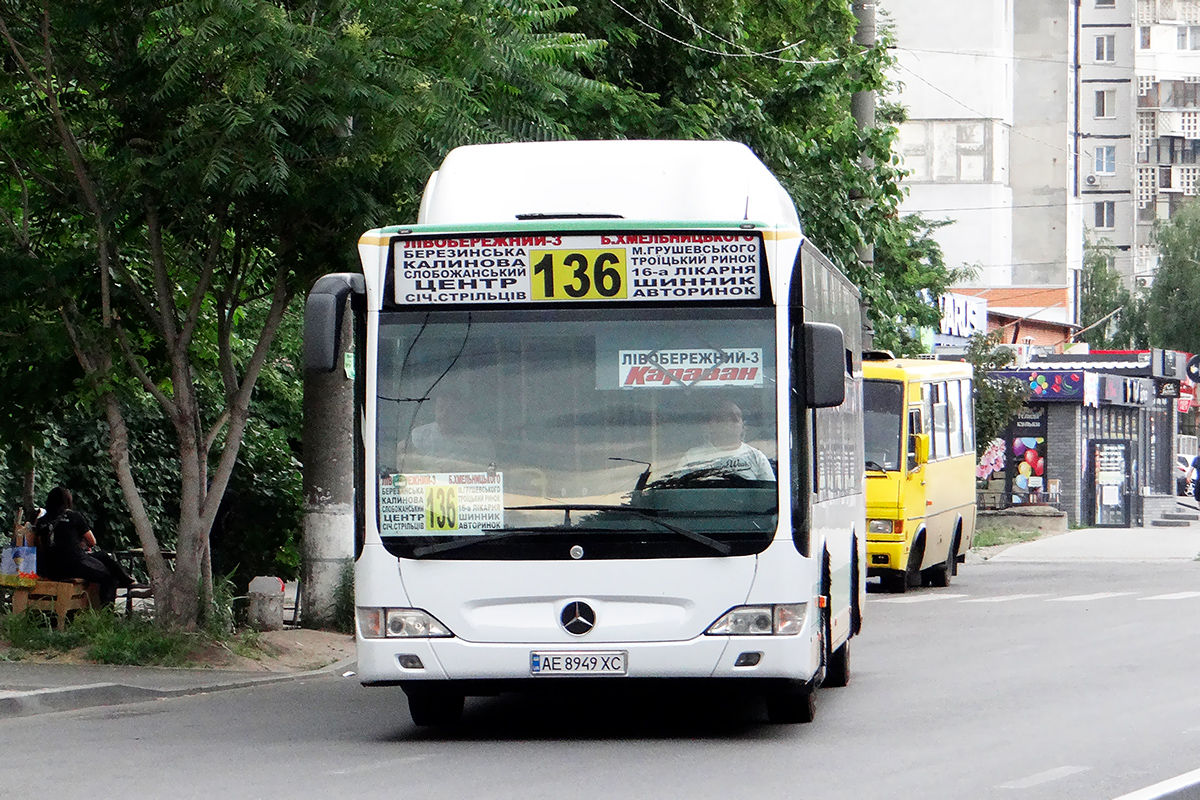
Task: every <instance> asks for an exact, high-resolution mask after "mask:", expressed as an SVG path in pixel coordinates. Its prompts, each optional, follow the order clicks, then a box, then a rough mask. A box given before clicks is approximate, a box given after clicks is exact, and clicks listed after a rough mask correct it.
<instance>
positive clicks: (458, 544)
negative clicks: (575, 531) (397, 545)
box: [413, 528, 564, 558]
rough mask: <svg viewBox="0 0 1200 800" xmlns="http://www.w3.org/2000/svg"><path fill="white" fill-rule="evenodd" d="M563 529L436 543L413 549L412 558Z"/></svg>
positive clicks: (517, 531)
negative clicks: (512, 537)
mask: <svg viewBox="0 0 1200 800" xmlns="http://www.w3.org/2000/svg"><path fill="white" fill-rule="evenodd" d="M563 530H564V529H563V528H545V529H542V530H529V529H525V528H514V529H511V530H507V531H496V532H495V533H485V534H483V535H482V536H463V537H456V538H454V539H451V540H450V541H448V542H438V543H437V544H425V545H421V546H420V547H415V548H413V558H424V557H425V556H432V555H436V554H438V553H447V552H449V551H451V550H458V549H459V548H462V547H470V546H471V545H473V544H483V543H485V542H495V541H499V540H500V539H508V538H509V537H511V536H538V535H540V534H544V533H562V532H563Z"/></svg>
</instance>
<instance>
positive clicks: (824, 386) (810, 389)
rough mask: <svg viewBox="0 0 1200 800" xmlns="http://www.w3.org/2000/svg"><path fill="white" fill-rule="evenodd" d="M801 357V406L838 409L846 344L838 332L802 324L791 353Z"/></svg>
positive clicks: (820, 324) (842, 396) (842, 393)
mask: <svg viewBox="0 0 1200 800" xmlns="http://www.w3.org/2000/svg"><path fill="white" fill-rule="evenodd" d="M800 352H803V354H804V404H805V405H806V406H808V407H809V408H831V407H833V406H840V405H841V404H842V402H843V401H844V400H845V399H846V383H845V378H846V344H845V341H844V339H843V338H842V329H841V328H839V327H838V326H837V325H830V324H828V323H825V322H806V323H804V336H803V338H802V339H801V340H800V341H798V342H795V343H794V344H793V353H794V355H795V356H799V355H800Z"/></svg>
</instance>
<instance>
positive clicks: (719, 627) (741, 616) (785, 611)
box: [704, 603, 808, 636]
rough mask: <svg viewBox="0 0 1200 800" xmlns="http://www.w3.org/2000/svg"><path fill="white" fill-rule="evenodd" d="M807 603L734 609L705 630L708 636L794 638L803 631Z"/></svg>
mask: <svg viewBox="0 0 1200 800" xmlns="http://www.w3.org/2000/svg"><path fill="white" fill-rule="evenodd" d="M807 610H808V604H807V603H787V604H777V605H770V606H738V607H737V608H732V609H730V610H729V611H726V612H725V613H724V614H723V615H722V616H721V618H720V619H718V620H717V621H716V622H714V623H713V624H712V625H710V626H709V627H708V630H706V631H705V632H704V633H705V634H706V635H708V636H795V635H796V634H797V633H799V632H800V631H801V630H802V629H803V628H804V614H805V612H806V611H807Z"/></svg>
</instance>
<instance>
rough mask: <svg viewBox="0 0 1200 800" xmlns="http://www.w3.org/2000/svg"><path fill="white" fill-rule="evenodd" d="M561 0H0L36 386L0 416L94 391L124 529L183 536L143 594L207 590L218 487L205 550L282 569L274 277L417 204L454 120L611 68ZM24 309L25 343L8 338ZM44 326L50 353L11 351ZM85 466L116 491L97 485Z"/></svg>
mask: <svg viewBox="0 0 1200 800" xmlns="http://www.w3.org/2000/svg"><path fill="white" fill-rule="evenodd" d="M572 10H573V9H571V7H569V6H563V5H561V4H560V3H559V2H557V0H466V2H461V1H460V0H433V1H432V2H425V1H424V0H422V2H411V1H410V0H400V1H399V2H396V1H395V0H387V1H386V2H385V0H296V2H287V3H279V2H275V0H183V1H182V2H174V3H164V2H159V3H143V2H132V0H117V1H116V2H114V1H113V0H49V1H48V2H40V1H39V2H33V0H5V2H4V3H3V4H0V28H2V29H3V30H2V32H3V34H4V36H3V37H2V39H0V41H2V42H3V45H4V47H3V50H2V52H3V58H4V59H5V61H4V69H3V70H0V128H2V130H3V133H4V142H5V149H4V150H3V155H0V199H3V200H4V201H5V202H4V203H2V204H0V208H3V210H4V212H5V213H4V217H3V219H2V220H0V222H2V223H3V224H0V253H3V254H4V256H3V257H0V279H3V280H4V282H5V285H6V287H8V288H9V289H10V291H9V292H6V295H5V298H4V299H3V300H0V306H3V308H0V323H3V324H4V328H3V329H2V330H0V377H5V378H8V377H11V378H13V380H14V383H16V381H17V379H19V378H21V377H27V378H28V380H27V381H26V383H27V384H28V385H29V386H30V388H32V389H35V390H36V391H37V392H38V399H37V402H31V403H29V404H28V407H26V406H25V405H21V404H20V403H18V402H15V401H13V400H12V399H11V398H5V399H4V400H3V401H0V433H5V432H8V433H10V435H13V434H12V433H11V432H28V436H29V437H34V438H33V442H34V444H35V445H37V446H42V445H44V444H45V442H44V441H41V440H39V439H37V438H36V437H37V436H42V439H44V438H45V436H44V435H42V432H44V431H49V430H51V429H52V428H53V424H52V423H54V422H55V421H56V420H57V419H59V417H60V412H61V411H62V410H63V408H64V407H65V408H67V409H70V410H71V413H70V414H67V415H66V416H74V415H76V414H77V415H79V416H80V417H83V418H86V417H88V416H90V417H91V418H93V419H94V418H96V417H101V416H102V418H103V420H104V422H103V428H102V429H101V431H102V433H103V434H104V435H103V437H102V438H103V439H105V441H103V442H102V443H101V442H97V444H99V445H101V446H102V448H103V450H102V452H106V454H107V456H108V460H109V462H110V464H111V469H112V470H113V471H114V472H115V475H114V477H113V478H111V479H106V480H108V481H110V482H111V483H112V484H114V485H117V486H119V487H120V496H121V498H122V499H123V501H124V503H125V506H126V508H127V509H128V512H129V513H128V517H127V519H128V522H129V524H130V525H131V526H132V527H133V528H134V529H135V530H136V532H137V538H138V541H139V543H140V544H142V545H143V546H144V547H145V548H146V550H147V552H148V553H151V552H152V551H153V550H156V549H157V548H156V547H155V546H156V545H157V546H161V547H170V546H173V545H177V548H176V549H177V550H178V552H179V557H178V558H177V560H176V562H175V569H174V571H171V570H168V569H167V568H166V567H165V565H163V564H162V563H161V562H158V561H156V560H155V559H153V558H152V559H150V567H151V577H152V578H153V579H154V581H155V583H156V590H164V591H161V595H160V596H161V597H162V598H163V603H162V604H161V605H160V608H159V610H160V611H161V612H162V613H164V614H167V615H168V616H171V617H172V618H173V619H174V621H175V623H176V624H179V625H183V626H191V625H194V624H196V622H197V620H198V617H199V616H200V615H201V614H202V613H203V609H202V606H203V604H202V603H201V602H200V601H199V597H204V596H206V594H207V587H205V586H204V585H203V581H198V580H197V578H198V576H199V574H200V569H201V563H200V562H201V561H202V560H203V556H202V555H198V554H203V553H205V552H207V547H206V545H207V544H208V541H207V537H208V535H209V531H210V526H211V524H212V521H213V519H214V518H215V517H216V516H217V514H216V510H217V509H218V507H219V508H220V510H221V514H222V515H223V516H224V517H226V518H227V521H228V522H229V524H227V525H226V526H225V527H224V529H223V530H222V531H221V533H222V536H223V538H222V542H220V543H218V546H217V548H216V550H217V552H216V553H214V566H215V567H219V568H221V569H227V570H228V569H233V568H234V567H237V568H238V569H239V570H245V571H248V572H249V573H250V574H253V572H255V571H259V569H260V567H261V566H262V564H263V563H269V564H270V569H269V570H263V571H270V572H275V573H277V574H287V572H288V571H289V570H291V571H293V572H294V570H295V567H296V564H297V562H298V550H297V548H296V547H295V535H296V528H297V526H296V524H295V523H296V518H297V515H298V493H299V489H298V485H299V484H298V471H297V469H296V462H295V459H294V455H295V452H296V448H295V447H294V446H293V440H294V439H295V438H296V435H295V432H294V428H295V425H294V422H295V418H296V409H295V399H296V398H297V397H298V393H299V388H298V387H299V383H298V381H297V380H296V379H295V375H294V369H293V368H291V366H290V365H292V364H295V363H296V362H295V360H294V359H291V360H290V363H289V362H286V361H285V360H283V359H282V358H281V357H280V356H279V355H276V356H275V357H274V358H271V357H270V356H268V354H267V352H266V349H267V348H269V347H270V346H271V345H272V344H273V340H274V337H275V336H276V333H277V331H279V330H280V328H281V327H282V329H283V330H284V331H285V335H286V329H287V326H288V322H287V320H286V318H285V315H284V311H285V309H286V308H287V307H288V305H289V303H290V302H291V300H292V298H294V297H296V296H297V295H298V294H301V293H303V292H304V291H306V290H307V288H308V287H309V286H310V285H311V282H312V280H313V278H314V277H315V276H317V275H319V274H321V273H324V272H329V271H336V270H338V269H354V268H356V266H357V264H356V259H355V255H356V253H355V250H354V241H355V237H356V236H357V234H358V233H359V232H361V231H363V230H365V229H367V228H370V227H373V226H375V225H378V224H381V223H384V222H391V221H394V219H395V217H396V216H397V215H398V214H399V215H401V216H411V214H412V213H414V212H415V207H416V198H418V197H419V194H420V189H421V187H422V186H423V184H424V181H425V179H426V178H427V177H428V174H429V172H430V170H431V168H432V167H433V166H434V165H435V164H437V163H438V162H440V160H441V157H442V156H443V155H444V154H445V152H446V151H448V150H449V149H450V148H452V147H454V146H457V145H460V144H467V143H472V142H487V141H499V140H506V139H530V138H537V139H549V138H560V137H564V136H567V135H569V129H568V128H567V127H566V125H565V124H564V122H563V121H562V120H561V119H559V118H558V117H559V116H561V115H562V113H563V111H564V109H568V108H570V107H571V106H572V105H573V104H574V103H575V101H576V100H579V99H581V98H587V99H588V101H589V102H595V98H598V97H601V96H614V97H615V96H616V92H615V91H614V90H613V89H612V88H611V87H609V86H606V85H605V84H603V83H602V82H598V81H596V80H594V79H592V78H591V77H589V76H585V75H583V74H581V73H580V72H579V69H578V67H579V65H580V64H582V63H584V62H585V61H587V60H588V59H591V58H593V57H594V56H595V55H596V54H597V53H598V52H599V50H600V48H601V43H600V42H599V41H596V40H594V39H589V38H588V37H585V36H581V35H578V34H574V33H570V32H566V31H556V30H552V26H556V25H560V24H561V23H563V21H564V20H566V19H567V18H568V17H569V16H570V14H571V13H572ZM43 20H44V21H45V28H44V29H45V31H48V32H49V39H48V40H47V39H45V38H43ZM398 209H399V210H398ZM17 287H19V288H20V290H17ZM43 331H44V332H45V335H46V337H47V341H46V342H44V343H42V344H44V345H45V347H43V349H41V350H37V349H34V348H32V347H25V346H24V340H25V339H28V340H31V341H32V340H33V339H34V337H35V336H36V335H38V334H39V333H41V332H43ZM50 345H53V346H50ZM39 352H40V353H44V354H45V356H44V359H43V360H44V361H45V362H46V363H45V364H38V367H37V369H36V370H35V373H36V374H34V375H32V376H29V375H27V373H29V372H30V370H29V366H30V364H36V363H37V362H36V361H35V360H34V359H35V357H36V355H37V354H38V353H39ZM278 352H279V351H277V353H278ZM72 354H73V355H74V357H75V359H76V361H77V363H78V365H79V369H78V370H77V371H75V372H74V373H73V374H72V372H71V371H72V370H74V369H75V368H74V367H71V365H70V361H69V359H68V358H66V356H67V355H72ZM288 358H290V355H289V356H288ZM59 364H62V365H64V367H63V369H64V370H65V372H64V371H60V370H57V365H59ZM289 373H292V374H289ZM260 375H261V379H262V380H263V382H264V386H265V387H266V392H257V393H255V392H254V390H255V384H256V382H257V381H258V380H259V379H260ZM81 376H82V380H78V379H79V378H80V377H81ZM276 378H278V380H276ZM10 394H11V393H10ZM264 394H265V395H266V397H264ZM252 396H253V397H254V399H255V402H256V404H257V403H259V402H261V411H260V412H259V413H258V414H256V415H254V419H251V416H252V414H251V411H250V403H251V397H252ZM271 396H273V397H274V398H275V399H276V400H277V402H269V400H270V398H271ZM42 397H45V398H55V399H56V402H60V403H61V404H62V405H54V404H52V403H50V402H49V400H47V401H46V402H43V401H42V400H41V398H42ZM5 403H7V406H5V405H4V404H5ZM289 404H290V405H291V406H292V410H290V411H289V410H288V406H289ZM258 411H259V408H258V407H256V412H258ZM71 424H72V425H73V424H74V420H72V422H71ZM126 429H128V430H126ZM59 433H60V434H61V433H63V432H62V431H59ZM17 438H18V437H17V436H15V435H13V440H16V439H17ZM87 438H88V437H84V440H86V439H87ZM63 439H64V440H66V439H67V436H65V435H64V436H63ZM243 439H245V442H246V443H247V451H248V452H247V453H246V454H242V453H241V452H240V448H241V447H242V444H243ZM75 441H76V440H75V439H74V437H73V436H72V437H71V443H72V444H75ZM80 444H81V446H82V442H81V443H80ZM28 452H29V448H28V446H27V443H26V442H24V441H22V442H19V447H18V449H17V451H16V453H17V454H28ZM9 460H10V461H11V462H12V463H11V464H10V466H9V468H10V470H12V471H13V472H16V471H17V470H21V471H23V472H24V473H25V474H28V473H27V468H28V466H29V465H28V463H23V464H20V465H18V464H17V463H16V462H17V461H19V460H20V459H18V458H16V457H15V456H14V457H10V459H9ZM25 461H26V462H27V461H28V459H27V458H26V459H25ZM164 461H165V462H166V463H165V464H164ZM64 464H66V465H74V464H79V465H80V468H88V469H94V465H95V461H94V460H83V461H79V462H64ZM147 473H148V474H147ZM82 477H83V476H79V478H82ZM58 478H59V476H57V475H56V479H58ZM68 482H70V481H68ZM101 482H102V481H99V480H97V483H101ZM172 482H173V483H174V486H173V487H171V488H168V489H167V490H166V491H164V492H162V493H161V494H160V493H159V487H161V486H170V484H171V483H172ZM76 485H77V486H78V479H77V481H76ZM92 488H94V489H95V496H96V498H97V499H96V501H95V502H97V504H98V505H100V506H101V507H102V508H105V509H112V508H115V505H112V504H110V503H109V500H110V499H111V495H110V494H109V493H108V492H107V491H104V489H106V488H107V487H102V486H95V487H92ZM227 488H230V489H232V497H233V499H232V501H229V500H228V498H223V495H224V494H225V491H226V489H227ZM189 497H191V498H194V500H187V498H189ZM101 498H103V499H101ZM223 499H225V500H227V502H225V503H222V500H223ZM219 504H220V505H219ZM119 524H120V523H119V522H116V521H114V527H117V526H118V525H119ZM114 538H116V537H114ZM234 542H236V543H237V544H234ZM256 559H257V561H256ZM244 574H245V573H242V572H239V578H240V577H244ZM158 584H161V585H158ZM196 586H199V596H197V594H196V589H195V587H196ZM167 588H171V591H165V590H166V589H167Z"/></svg>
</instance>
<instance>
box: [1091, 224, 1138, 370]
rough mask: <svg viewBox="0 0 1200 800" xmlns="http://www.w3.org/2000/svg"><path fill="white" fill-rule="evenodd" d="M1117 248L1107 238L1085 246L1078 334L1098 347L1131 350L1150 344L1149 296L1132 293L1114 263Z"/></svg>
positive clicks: (1099, 348) (1097, 348) (1100, 348)
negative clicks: (1147, 313) (1148, 325)
mask: <svg viewBox="0 0 1200 800" xmlns="http://www.w3.org/2000/svg"><path fill="white" fill-rule="evenodd" d="M1113 253H1114V248H1113V247H1112V246H1111V245H1109V244H1108V243H1107V242H1100V243H1099V244H1093V243H1091V242H1087V243H1085V245H1084V249H1083V274H1082V275H1081V276H1080V278H1081V283H1082V287H1081V289H1082V291H1081V293H1080V302H1079V322H1080V325H1081V326H1082V327H1083V330H1082V332H1081V333H1080V334H1079V336H1078V338H1079V339H1082V340H1083V341H1085V342H1087V343H1088V344H1089V345H1090V346H1091V347H1092V349H1094V350H1127V349H1138V350H1141V349H1145V348H1147V347H1149V331H1148V330H1147V327H1146V303H1147V300H1146V297H1145V295H1144V294H1143V293H1141V292H1139V293H1138V294H1137V295H1131V294H1130V293H1129V290H1128V289H1126V288H1125V284H1124V282H1123V281H1122V279H1121V275H1120V274H1119V273H1118V272H1117V271H1116V270H1115V269H1113V267H1112V266H1111V263H1112V256H1113Z"/></svg>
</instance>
